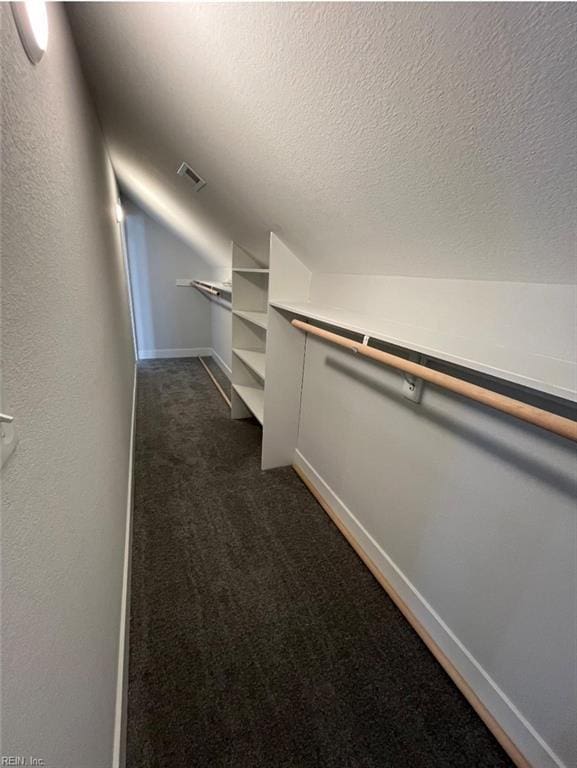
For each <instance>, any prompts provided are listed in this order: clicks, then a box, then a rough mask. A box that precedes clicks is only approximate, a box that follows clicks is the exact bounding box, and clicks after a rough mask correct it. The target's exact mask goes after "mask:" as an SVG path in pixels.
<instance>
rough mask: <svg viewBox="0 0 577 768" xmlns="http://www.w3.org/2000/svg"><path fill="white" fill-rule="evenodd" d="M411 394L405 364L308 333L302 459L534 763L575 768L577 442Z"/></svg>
mask: <svg viewBox="0 0 577 768" xmlns="http://www.w3.org/2000/svg"><path fill="white" fill-rule="evenodd" d="M400 391H401V377H400V376H399V375H398V374H397V373H395V372H394V371H391V370H389V369H385V368H384V367H383V366H379V365H376V364H374V363H372V362H370V361H367V360H362V359H358V358H356V357H353V356H351V355H350V354H349V353H347V352H345V351H343V350H340V349H338V348H335V347H332V346H330V345H327V344H326V343H323V342H321V341H320V340H318V339H316V338H314V337H309V338H308V340H307V344H306V357H305V371H304V378H303V389H302V407H301V415H300V426H299V433H298V451H299V453H297V463H300V464H301V465H302V466H303V467H304V468H305V470H306V471H307V472H308V473H309V475H310V476H312V477H313V478H314V480H315V482H316V484H317V486H319V487H320V488H321V490H322V491H323V492H324V494H325V496H326V497H327V498H329V500H330V501H331V502H332V504H333V506H334V507H335V509H336V510H337V511H338V512H340V514H341V515H342V517H343V519H344V520H345V521H346V523H347V525H349V527H350V528H351V529H352V530H353V532H354V534H355V535H356V536H357V537H358V538H359V540H360V541H361V543H362V544H363V545H364V546H365V548H366V549H367V551H368V553H369V556H370V557H371V558H372V559H373V561H374V562H376V563H377V564H378V565H379V566H380V567H381V569H382V570H383V572H385V574H386V575H388V577H389V579H390V580H391V581H392V582H393V585H394V586H396V588H397V590H398V591H399V592H400V594H401V596H402V597H403V598H404V599H405V600H406V602H407V603H408V604H409V605H410V607H412V609H413V610H414V612H415V613H416V615H417V616H418V618H420V620H421V621H422V622H423V623H424V624H425V626H426V627H427V628H428V629H429V632H430V633H431V634H432V636H433V637H434V638H435V639H436V640H437V642H438V644H439V645H440V646H441V648H442V649H443V650H444V651H445V652H446V653H447V655H448V656H449V658H450V659H451V660H452V661H453V663H454V664H455V665H456V666H457V668H458V669H459V670H460V671H461V672H462V674H463V675H464V677H465V679H467V680H468V681H469V682H470V684H471V685H472V687H473V689H474V690H476V692H477V693H478V694H479V695H480V697H481V698H482V700H484V701H485V703H486V705H487V706H488V707H489V709H490V711H492V712H493V713H494V714H495V716H496V718H497V720H498V721H499V722H500V723H501V724H502V725H503V727H505V729H506V730H507V731H508V732H509V734H510V736H511V737H512V738H513V739H514V740H515V741H516V742H517V745H518V746H519V747H520V749H521V751H522V752H524V753H525V755H526V756H527V758H529V759H530V760H531V761H532V763H533V765H534V766H536V767H537V766H548V767H550V766H554V765H565V766H567V767H569V766H573V765H575V764H576V762H577V751H576V744H575V731H574V728H575V722H577V667H576V665H575V635H574V632H575V623H576V620H577V615H576V603H575V584H576V583H577V561H576V549H575V541H576V536H577V516H576V504H575V500H576V493H577V486H576V477H575V448H574V446H573V445H572V444H569V443H568V441H565V440H563V439H561V438H555V437H553V436H550V435H548V434H547V433H544V432H542V431H540V430H538V429H537V428H532V427H530V426H529V425H526V424H523V423H521V422H517V421H515V420H514V419H511V418H508V417H505V416H503V415H501V414H497V413H496V412H491V411H488V410H487V409H485V408H483V407H482V406H479V405H477V404H474V403H470V402H467V401H465V400H463V399H461V398H457V397H455V396H452V395H450V394H448V393H443V392H441V391H437V390H435V389H434V388H433V387H429V386H425V390H424V396H423V400H422V403H421V404H420V405H417V404H413V403H411V402H409V401H408V400H405V399H404V398H403V397H402V396H401V394H400ZM532 729H534V730H532ZM540 738H541V739H543V741H544V744H545V745H542V744H540V742H539V739H540ZM555 755H556V757H555Z"/></svg>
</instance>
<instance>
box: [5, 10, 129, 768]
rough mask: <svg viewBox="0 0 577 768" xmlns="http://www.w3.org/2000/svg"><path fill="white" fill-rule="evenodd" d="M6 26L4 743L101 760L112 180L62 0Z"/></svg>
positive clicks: (123, 431) (117, 266)
mask: <svg viewBox="0 0 577 768" xmlns="http://www.w3.org/2000/svg"><path fill="white" fill-rule="evenodd" d="M48 6H49V10H48V13H49V23H50V37H49V43H48V51H47V53H46V55H45V57H44V59H43V60H42V61H41V62H40V64H39V65H38V66H37V67H33V66H32V65H31V64H30V63H29V62H28V60H27V58H26V56H25V53H24V51H23V49H22V46H21V44H20V41H19V39H18V35H17V32H16V29H15V26H14V22H13V19H12V14H11V12H10V5H9V4H4V5H3V6H2V7H1V9H0V18H1V22H2V47H1V54H2V60H1V63H2V98H3V103H2V176H1V178H2V376H3V382H2V386H3V407H4V408H5V409H6V410H7V411H8V412H10V413H13V414H15V416H16V419H17V425H18V432H19V436H20V444H19V446H18V448H17V452H16V453H15V454H14V455H13V456H12V458H11V460H10V462H9V464H8V465H7V466H6V467H5V469H4V471H3V473H2V488H1V491H2V550H3V551H2V588H3V605H2V628H3V634H2V673H3V680H2V687H3V699H2V703H3V711H2V752H3V754H24V755H27V756H28V755H35V756H37V757H40V758H43V759H44V761H45V765H46V766H47V767H48V768H56V767H57V768H80V767H81V766H82V768H105V767H106V766H110V765H111V761H112V749H113V732H114V707H115V688H116V675H117V660H118V636H119V624H120V602H121V588H122V566H123V546H124V531H125V523H126V503H127V482H128V469H129V467H128V460H129V438H130V423H131V404H132V390H133V370H134V369H133V352H132V344H131V329H130V319H129V311H128V302H127V291H126V280H125V273H124V265H123V260H122V254H121V250H120V240H119V233H118V227H117V224H116V221H115V218H114V202H115V184H114V179H113V176H112V172H111V168H110V165H109V163H108V159H107V156H106V154H105V150H104V145H103V141H102V137H101V134H100V130H99V126H98V123H97V121H96V119H95V115H94V112H93V109H92V106H91V104H90V102H89V100H88V99H87V95H86V89H85V85H84V82H83V80H82V77H81V74H80V69H79V66H78V62H77V58H76V53H75V50H74V48H73V44H72V40H71V37H70V34H69V29H68V25H67V22H66V19H65V17H64V15H63V11H62V7H61V6H60V4H56V3H54V4H52V3H50V4H48Z"/></svg>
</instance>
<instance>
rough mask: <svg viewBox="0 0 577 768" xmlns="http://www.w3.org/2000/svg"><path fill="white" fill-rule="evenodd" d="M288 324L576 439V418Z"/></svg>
mask: <svg viewBox="0 0 577 768" xmlns="http://www.w3.org/2000/svg"><path fill="white" fill-rule="evenodd" d="M292 324H293V325H294V327H295V328H299V329H300V330H301V331H305V332H306V333H312V334H313V335H314V336H318V337H319V338H321V339H325V341H330V342H331V343H332V344H337V345H338V346H339V347H345V348H346V349H350V350H351V352H354V353H356V354H359V355H363V356H364V357H369V358H371V360H376V361H377V362H378V363H383V365H388V366H390V367H392V368H396V369H397V370H399V371H403V372H404V373H408V374H410V375H411V376H416V377H417V378H418V379H423V381H428V382H430V383H431V384H435V385H436V386H438V387H442V388H443V389H448V390H449V391H451V392H456V393H457V394H458V395H462V396H463V397H468V398H469V399H470V400H476V401H477V402H478V403H483V405H488V406H489V407H490V408H495V410H497V411H502V412H503V413H508V414H509V415H510V416H515V417H516V418H517V419H521V420H522V421H527V422H528V423H529V424H535V426H537V427H541V429H546V430H547V431H548V432H553V433H554V434H556V435H561V437H565V438H567V439H568V440H574V441H575V442H577V422H576V421H572V420H571V419H566V418H565V417H564V416H557V415H556V414H555V413H550V412H549V411H545V410H543V409H542V408H536V407H535V406H534V405H527V404H526V403H522V402H521V401H520V400H515V399H514V398H512V397H506V396H505V395H500V394H498V393H497V392H492V391H491V390H490V389H485V388H484V387H478V386H477V385H476V384H470V383H469V382H468V381H463V380H462V379H457V378H455V377H454V376H449V375H448V374H446V373H440V372H439V371H434V370H432V369H431V368H427V367H426V366H424V365H419V364H418V363H412V362H411V361H410V360H404V359H403V358H402V357H398V355H391V354H390V353H389V352H383V351H381V350H380V349H375V348H374V347H369V346H368V345H367V344H361V343H360V342H358V341H353V340H352V339H347V338H346V337H345V336H340V335H339V334H338V333H331V332H330V331H325V330H323V329H322V328H317V327H316V326H315V325H310V323H304V322H303V321H302V320H293V321H292Z"/></svg>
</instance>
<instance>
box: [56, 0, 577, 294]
mask: <svg viewBox="0 0 577 768" xmlns="http://www.w3.org/2000/svg"><path fill="white" fill-rule="evenodd" d="M576 11H577V8H575V7H574V6H571V5H569V4H567V5H564V4H545V3H544V4H525V3H519V4H518V3H504V4H490V3H487V4H485V3H479V4H459V5H454V4H448V3H441V4H419V3H416V4H396V3H392V4H387V3H385V4H380V3H374V4H348V3H347V4H323V3H284V4H281V3H271V4H267V3H254V4H253V3H249V4H218V3H217V4H188V3H181V4H168V3H159V4H140V3H126V4H124V3H78V4H72V5H71V6H69V12H70V16H71V19H72V22H73V26H74V29H75V33H76V36H77V40H78V43H79V47H80V51H81V55H82V57H83V60H84V66H85V70H86V73H87V76H88V78H89V80H90V81H91V83H92V86H93V89H94V92H95V96H96V101H97V104H98V107H99V110H100V114H101V119H102V123H103V126H104V129H105V133H106V135H107V137H108V141H109V144H110V148H111V155H112V159H113V163H114V165H115V167H116V170H117V173H118V175H119V177H120V180H121V182H122V183H123V184H124V185H125V186H126V187H127V188H128V189H129V191H132V193H133V194H134V195H135V196H136V197H139V198H140V200H141V202H142V203H144V204H145V205H147V207H149V208H154V207H157V208H158V209H159V211H160V210H164V214H162V213H161V214H160V215H161V217H162V215H164V217H165V219H167V218H170V217H172V222H169V223H172V225H173V226H174V227H175V228H176V229H178V228H180V229H181V231H182V232H184V233H185V234H186V236H187V237H189V239H191V241H193V242H194V241H195V239H196V241H197V244H198V241H202V243H203V244H204V247H205V250H206V249H208V250H212V251H213V252H214V254H216V256H215V258H216V260H222V259H223V258H226V255H225V252H224V245H223V243H224V242H225V239H226V237H227V236H228V237H232V238H234V239H236V240H237V241H238V242H240V243H241V244H244V245H245V247H248V248H251V249H253V250H256V249H258V248H259V245H261V244H262V243H263V242H265V240H266V232H267V231H269V230H273V231H275V232H276V233H277V234H278V235H279V236H280V237H281V238H282V239H284V240H285V242H286V243H287V244H288V245H289V246H290V247H292V248H293V249H294V250H295V252H296V253H297V254H299V255H300V256H301V258H303V260H304V261H305V262H306V263H307V264H308V266H310V267H311V268H312V269H313V270H315V271H338V272H356V273H378V274H396V275H420V276H432V277H461V278H472V279H495V280H519V281H529V282H572V281H574V280H575V230H574V215H573V214H574V212H575V206H576V201H575V187H576V165H577V160H576V142H575V138H576V137H575V125H576V117H577V106H576V87H575V86H576V78H575V49H574V39H575V32H576V19H577V13H576ZM182 160H187V161H188V162H190V164H191V165H192V166H193V167H194V168H195V170H197V171H198V172H199V173H200V174H201V175H202V176H204V178H205V179H206V180H207V182H208V185H207V187H206V188H205V189H204V190H203V191H202V192H201V193H200V194H198V195H197V196H195V195H193V194H191V188H190V184H188V183H187V182H186V181H185V180H183V179H181V178H179V177H177V176H176V174H175V171H176V168H177V167H178V165H179V163H180V162H181V161H182ZM144 198H148V199H144Z"/></svg>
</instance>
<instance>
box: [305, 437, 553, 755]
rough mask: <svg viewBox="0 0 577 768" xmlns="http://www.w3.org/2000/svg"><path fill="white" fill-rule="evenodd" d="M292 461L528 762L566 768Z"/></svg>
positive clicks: (322, 486) (342, 508)
mask: <svg viewBox="0 0 577 768" xmlns="http://www.w3.org/2000/svg"><path fill="white" fill-rule="evenodd" d="M294 463H295V465H296V466H298V467H299V469H300V470H301V471H302V472H303V474H304V475H305V476H306V477H307V478H308V479H309V480H310V482H311V483H312V485H314V486H315V488H317V490H318V492H319V493H320V495H321V496H322V497H323V498H324V499H325V500H326V502H327V503H328V504H329V506H330V507H331V508H332V509H333V511H334V512H335V514H336V515H337V516H338V518H339V520H340V521H341V522H342V524H343V526H345V527H346V528H347V529H348V530H349V531H350V533H351V535H352V536H353V537H354V539H356V541H357V542H358V543H359V544H360V546H361V547H362V549H363V550H364V551H365V553H366V554H367V555H368V557H369V558H370V559H371V560H372V561H373V563H374V564H375V566H376V567H377V568H378V570H379V571H380V572H381V573H382V574H383V576H384V577H385V579H386V580H387V581H388V582H389V583H390V584H391V585H392V587H393V588H394V589H395V590H396V591H397V593H398V594H399V596H400V597H401V599H402V600H403V601H404V603H405V604H406V605H407V606H408V608H409V609H410V611H411V612H412V613H413V615H414V616H415V617H416V619H417V620H418V621H419V622H420V623H421V624H422V625H423V627H424V628H425V630H426V631H427V633H428V634H429V636H430V637H431V638H432V640H433V641H434V642H435V643H436V645H437V646H438V647H439V648H440V649H441V651H442V652H443V653H444V654H445V655H446V656H447V658H448V659H449V661H450V662H451V663H452V664H453V666H454V667H455V668H456V669H457V671H458V672H459V673H460V674H461V675H462V677H463V678H464V680H465V682H466V683H467V684H468V685H469V686H470V688H471V689H472V690H473V691H474V693H475V695H476V696H477V697H478V698H479V700H480V701H481V702H482V703H483V704H484V706H485V707H486V708H487V710H488V711H489V712H490V713H491V714H492V716H493V717H494V718H495V720H496V721H497V723H498V724H499V725H500V726H501V728H502V729H503V730H504V731H505V733H506V734H507V735H508V736H509V738H510V739H511V741H513V743H514V744H515V745H516V746H517V748H518V749H519V750H520V751H521V753H522V754H523V755H524V756H525V758H526V759H527V760H528V761H529V763H530V764H531V765H533V766H535V768H568V767H567V766H565V764H564V763H563V762H562V761H561V759H560V758H559V757H558V756H557V755H556V754H555V753H554V752H553V750H552V749H550V747H549V746H548V745H547V744H546V743H545V741H544V740H543V739H542V738H541V736H540V735H539V734H538V733H537V731H536V730H535V729H534V728H533V726H532V725H531V724H530V723H529V722H528V720H527V719H526V718H525V717H523V715H522V714H521V712H519V710H518V709H517V708H516V707H515V705H514V704H513V702H512V701H511V700H510V699H508V698H507V696H506V695H505V693H504V692H503V691H502V690H501V689H500V688H499V686H498V685H497V684H496V683H495V682H494V680H492V678H491V677H490V675H489V674H488V673H487V672H486V671H485V670H484V669H483V667H482V666H481V665H480V664H479V662H478V661H477V660H476V659H475V658H474V657H473V656H472V654H471V653H470V652H469V651H468V650H467V648H465V646H464V645H463V644H462V643H461V641H460V640H459V639H458V638H457V637H456V635H455V634H454V633H453V632H452V631H451V629H450V628H449V627H448V626H447V625H446V624H445V622H444V621H443V620H442V618H441V617H440V616H439V615H438V614H437V613H436V612H435V610H434V609H433V607H432V606H431V605H430V604H429V603H428V602H427V601H426V600H425V598H424V597H423V596H422V595H421V594H420V593H419V591H418V590H417V589H416V588H415V587H414V586H413V584H412V583H411V582H410V581H409V579H408V578H407V577H406V576H405V575H404V573H403V572H402V571H401V570H400V568H398V566H397V565H396V564H395V563H394V562H393V561H392V560H391V558H390V557H389V556H388V555H387V554H386V552H385V551H384V550H383V549H382V548H381V546H380V545H379V544H378V543H377V542H376V541H375V539H374V538H373V537H372V536H371V535H370V533H369V532H368V531H367V530H366V529H365V528H364V527H363V525H362V524H361V523H360V522H359V521H358V520H357V519H356V517H355V516H354V515H353V513H352V512H351V510H350V509H349V508H348V507H347V506H346V505H345V503H344V502H343V501H342V499H340V498H339V496H337V494H336V493H335V492H334V491H333V490H332V488H331V487H330V486H329V485H328V484H327V483H326V482H325V481H324V480H323V478H322V477H321V475H319V473H318V472H317V471H316V470H315V469H314V467H313V466H312V465H311V464H310V463H309V462H308V461H307V459H306V458H305V457H304V456H303V455H302V453H301V452H300V451H298V450H296V451H295V455H294Z"/></svg>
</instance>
